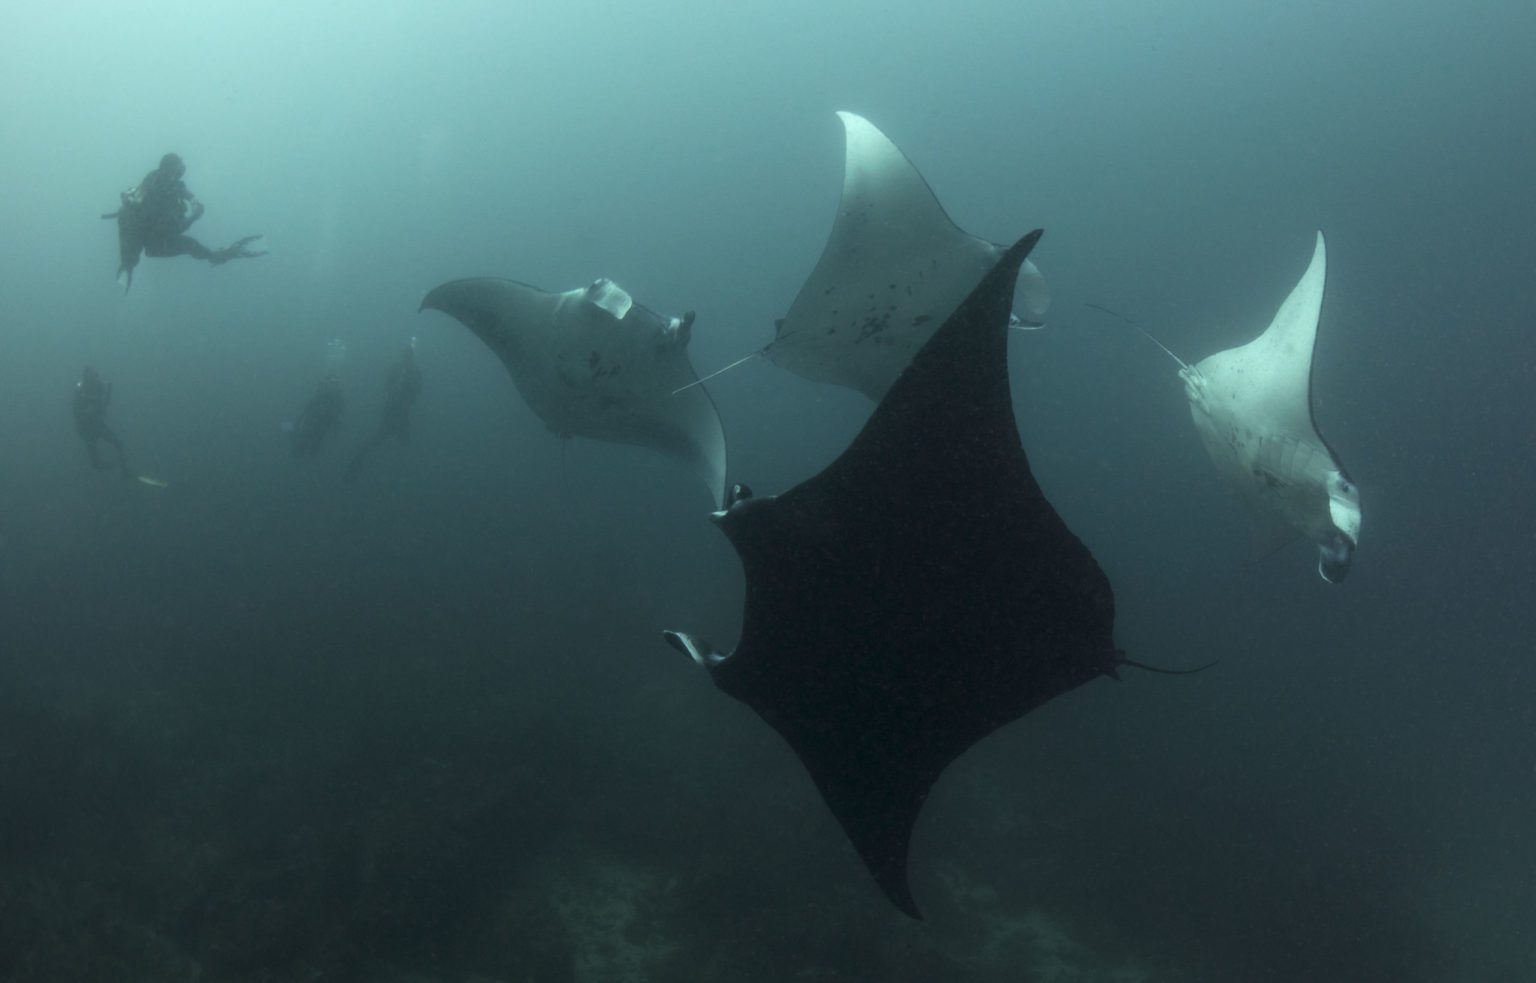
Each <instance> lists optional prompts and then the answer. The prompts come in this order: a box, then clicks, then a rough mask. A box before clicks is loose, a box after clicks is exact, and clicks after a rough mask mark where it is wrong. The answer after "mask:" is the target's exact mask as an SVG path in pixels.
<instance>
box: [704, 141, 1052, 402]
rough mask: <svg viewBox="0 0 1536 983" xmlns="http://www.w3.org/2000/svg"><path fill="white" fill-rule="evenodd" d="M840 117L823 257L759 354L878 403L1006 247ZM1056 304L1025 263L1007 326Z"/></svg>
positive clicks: (892, 149) (1032, 323)
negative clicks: (969, 228) (840, 142)
mask: <svg viewBox="0 0 1536 983" xmlns="http://www.w3.org/2000/svg"><path fill="white" fill-rule="evenodd" d="M837 115H838V118H839V119H841V120H842V122H843V129H844V131H845V134H846V137H847V150H846V154H845V158H844V165H843V192H842V198H841V199H840V200H839V202H838V206H837V217H836V218H835V219H834V220H833V222H832V231H831V234H830V235H829V236H828V237H827V244H826V246H825V247H824V248H823V250H822V253H821V259H820V260H818V261H817V263H816V267H815V269H813V270H812V271H811V273H810V276H809V277H808V278H807V279H806V281H805V283H804V285H802V286H801V288H800V292H799V294H798V295H797V296H796V297H795V300H794V303H793V304H791V305H790V308H789V313H788V314H786V315H785V316H784V318H783V319H782V320H780V321H778V322H777V323H776V324H775V332H774V338H773V341H771V342H769V343H768V345H767V346H766V347H764V348H762V349H761V350H759V351H757V352H754V353H753V355H767V356H768V358H769V359H771V360H772V361H773V362H774V363H775V364H777V365H780V366H782V367H783V368H786V369H788V370H789V371H791V372H793V373H795V374H796V375H799V376H802V377H804V378H807V379H811V380H813V381H816V382H831V383H836V384H838V385H842V386H849V387H851V388H853V389H857V390H858V391H859V392H861V393H863V394H864V395H866V396H868V397H869V398H870V399H872V400H874V401H875V402H879V401H880V398H881V397H882V396H884V395H885V391H886V390H887V389H889V388H890V386H891V383H892V382H894V381H895V380H896V376H897V375H899V374H900V373H901V370H902V369H903V368H905V367H906V365H907V363H908V362H910V361H911V360H912V356H913V354H914V353H916V351H917V350H918V349H919V348H921V347H922V346H923V343H924V342H926V341H927V340H928V339H929V338H931V337H932V336H933V333H934V331H936V330H937V329H938V327H939V325H940V324H941V323H943V321H944V319H945V318H946V317H948V316H949V314H950V312H951V311H953V310H954V309H955V308H956V307H958V306H959V304H960V302H961V301H962V300H964V299H965V297H966V295H967V294H969V293H970V291H971V288H972V287H974V286H975V285H976V282H977V280H979V279H980V278H981V277H982V275H983V274H985V273H986V272H987V271H988V270H990V269H991V268H992V267H993V266H994V265H995V264H996V263H997V261H998V259H1000V258H1001V257H1002V255H1003V252H1004V251H1005V249H1006V248H1007V247H1006V246H1002V245H999V244H997V243H994V242H988V241H987V240H986V239H981V238H978V237H976V236H973V235H971V234H970V233H968V232H965V231H962V230H961V229H960V228H959V227H958V226H956V225H955V223H954V222H953V221H952V220H951V219H950V217H949V215H948V214H946V213H945V211H944V206H942V205H940V204H939V200H938V198H937V197H935V196H934V193H933V190H932V189H931V188H929V187H928V182H927V181H925V180H923V176H922V175H921V174H919V173H918V171H917V168H916V167H914V166H912V162H911V161H910V160H908V159H907V157H906V155H905V154H903V153H902V152H901V150H899V149H898V148H897V146H896V145H895V144H894V143H892V142H891V141H890V140H889V139H888V138H887V137H886V135H885V134H884V133H881V132H880V131H879V130H878V129H876V128H875V125H874V124H873V123H871V122H870V121H869V120H867V119H865V118H864V117H862V116H858V115H855V114H854V113H849V112H839V113H838V114H837ZM1050 300H1051V297H1050V291H1049V289H1048V288H1047V287H1046V283H1045V278H1044V277H1043V276H1041V275H1040V271H1039V269H1037V268H1036V267H1035V265H1034V264H1033V263H1031V262H1029V261H1027V260H1026V261H1025V263H1024V267H1023V269H1022V270H1021V271H1020V273H1019V279H1018V284H1017V287H1016V294H1015V298H1014V305H1015V306H1014V308H1013V309H1015V310H1018V311H1020V312H1022V315H1021V316H1019V315H1014V316H1011V317H1010V322H1009V323H1010V325H1011V326H1013V327H1018V328H1035V327H1040V326H1041V325H1040V321H1039V318H1041V317H1042V316H1044V314H1045V311H1046V309H1047V308H1048V307H1049V306H1050ZM751 357H753V356H752V355H749V356H747V358H751ZM744 361H746V359H739V360H738V361H736V362H733V363H731V365H728V366H726V369H729V368H732V367H733V366H735V365H738V364H740V363H741V362H744ZM720 371H721V372H723V371H725V369H721V370H720ZM718 374H719V373H718V372H716V373H714V375H718ZM711 377H712V376H711ZM706 378H710V377H706Z"/></svg>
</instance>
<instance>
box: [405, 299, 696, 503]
mask: <svg viewBox="0 0 1536 983" xmlns="http://www.w3.org/2000/svg"><path fill="white" fill-rule="evenodd" d="M427 308H431V309H433V310H437V311H442V312H443V313H444V314H447V315H449V316H450V317H453V318H455V319H457V320H458V321H459V322H461V323H462V324H463V325H464V326H465V327H467V328H469V329H470V330H471V331H473V332H474V333H475V334H476V335H477V336H478V337H479V338H480V340H481V341H483V342H485V344H486V345H487V346H488V347H489V348H490V349H491V351H493V352H495V353H496V355H497V357H498V358H500V359H501V362H502V365H504V366H505V367H506V369H507V372H508V374H510V375H511V376H512V381H513V382H514V383H515V384H516V385H517V389H518V391H519V392H520V393H522V395H523V399H524V400H526V401H527V403H528V405H529V407H530V408H532V409H533V411H534V412H535V413H537V414H538V415H539V418H540V419H542V420H543V421H544V423H545V424H546V425H548V427H549V428H550V429H551V430H553V431H554V432H555V433H556V434H558V435H560V436H562V437H567V436H571V435H578V436H582V437H590V438H592V439H593V440H606V441H610V442H613V443H620V444H638V445H640V446H643V447H649V448H652V449H653V450H657V451H660V452H661V453H663V454H665V455H667V456H669V457H672V458H675V459H677V460H680V461H682V462H683V463H685V464H687V465H688V466H689V467H690V468H692V469H693V471H694V473H696V474H697V475H698V476H699V477H700V478H701V479H703V481H704V484H705V485H707V486H708V487H709V492H710V495H711V496H713V498H714V500H715V502H717V503H719V502H723V501H724V498H725V431H724V430H723V429H722V428H721V426H720V415H719V414H718V413H717V412H716V411H715V404H714V402H713V401H712V400H711V399H710V398H709V394H708V393H707V392H705V391H704V389H703V387H701V386H694V385H693V383H695V382H697V381H698V375H697V374H696V373H695V372H694V371H693V365H692V364H691V363H690V362H689V361H688V352H687V346H688V341H689V338H690V337H691V336H692V331H693V312H692V311H689V312H688V313H686V314H684V315H683V316H681V317H663V316H661V315H659V314H657V313H656V312H655V311H652V310H650V309H649V308H646V307H644V306H642V305H640V304H637V303H635V302H634V300H633V298H631V297H630V295H629V294H628V293H626V292H625V291H624V290H623V288H621V287H620V286H619V285H618V284H616V283H614V282H613V281H612V280H607V279H599V280H596V281H594V282H593V283H592V284H591V285H590V286H587V287H578V288H576V289H574V290H567V291H564V292H563V293H549V292H548V291H544V290H540V289H539V288H537V287H531V286H529V285H528V284H526V283H518V282H517V281H515V280H503V279H499V278H496V277H475V278H471V279H467V280H454V281H451V282H449V283H444V284H442V285H440V286H438V287H435V288H433V289H432V290H431V291H430V292H429V293H428V294H427V296H426V297H425V298H424V299H423V300H422V302H421V309H422V310H426V309H427ZM679 388H683V389H686V390H687V391H686V392H679V393H677V394H676V395H673V394H672V393H673V391H674V390H677V389H679Z"/></svg>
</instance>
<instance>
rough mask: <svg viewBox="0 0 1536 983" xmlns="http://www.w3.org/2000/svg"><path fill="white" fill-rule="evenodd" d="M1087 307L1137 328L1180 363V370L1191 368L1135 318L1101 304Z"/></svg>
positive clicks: (1142, 334) (1144, 336)
mask: <svg viewBox="0 0 1536 983" xmlns="http://www.w3.org/2000/svg"><path fill="white" fill-rule="evenodd" d="M1085 306H1087V307H1091V308H1093V309H1094V310H1096V311H1103V312H1104V313H1105V314H1108V315H1109V316H1110V317H1118V318H1119V319H1120V320H1122V321H1124V322H1125V323H1126V324H1129V325H1130V326H1131V327H1133V328H1135V329H1136V330H1137V331H1140V332H1141V336H1142V337H1143V338H1145V339H1147V340H1148V341H1150V342H1152V344H1154V345H1156V346H1157V347H1159V348H1161V349H1162V350H1163V351H1164V353H1166V354H1167V356H1168V357H1169V358H1171V359H1173V360H1174V361H1175V362H1178V363H1179V368H1181V369H1187V368H1189V363H1188V362H1186V361H1184V360H1183V359H1182V358H1180V357H1179V356H1177V355H1175V354H1174V353H1173V351H1172V349H1170V348H1169V347H1168V346H1167V345H1165V344H1163V343H1162V342H1161V341H1158V340H1157V338H1155V337H1153V335H1152V332H1150V331H1148V330H1147V329H1146V328H1144V327H1142V326H1141V323H1140V322H1139V321H1137V320H1136V319H1135V318H1130V317H1126V316H1125V315H1124V314H1121V313H1120V312H1119V311H1112V310H1110V309H1109V308H1107V307H1103V306H1101V305H1099V304H1087V305H1085Z"/></svg>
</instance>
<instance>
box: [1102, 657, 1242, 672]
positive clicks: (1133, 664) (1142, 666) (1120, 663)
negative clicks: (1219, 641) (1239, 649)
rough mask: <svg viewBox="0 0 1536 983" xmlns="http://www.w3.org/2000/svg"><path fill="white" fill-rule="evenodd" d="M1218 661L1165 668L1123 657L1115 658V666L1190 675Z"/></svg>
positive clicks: (1218, 660)
mask: <svg viewBox="0 0 1536 983" xmlns="http://www.w3.org/2000/svg"><path fill="white" fill-rule="evenodd" d="M1220 661H1221V660H1220V659H1212V660H1211V661H1210V662H1207V663H1206V664H1205V665H1203V666H1196V667H1195V668H1193V669H1165V668H1164V667H1162V666H1149V665H1147V664H1146V663H1145V662H1137V661H1136V660H1135V659H1125V658H1120V659H1116V660H1115V665H1117V666H1130V667H1131V668H1132V669H1145V670H1146V671H1147V672H1160V673H1162V674H1163V675H1165V676H1190V675H1193V674H1194V673H1197V672H1204V671H1205V670H1207V669H1209V668H1210V667H1211V666H1214V665H1215V664H1216V663H1218V662H1220Z"/></svg>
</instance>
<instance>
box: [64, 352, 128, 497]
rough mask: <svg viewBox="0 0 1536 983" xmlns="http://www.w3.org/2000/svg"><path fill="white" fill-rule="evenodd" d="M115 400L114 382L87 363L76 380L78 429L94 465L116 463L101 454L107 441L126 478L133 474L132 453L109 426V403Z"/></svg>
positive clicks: (103, 466) (102, 468)
mask: <svg viewBox="0 0 1536 983" xmlns="http://www.w3.org/2000/svg"><path fill="white" fill-rule="evenodd" d="M111 402H112V386H111V385H110V384H108V383H105V382H102V381H101V376H100V375H98V374H97V372H96V370H95V369H93V368H91V367H90V366H86V367H85V369H84V371H82V372H81V373H80V381H79V382H77V383H75V396H74V411H75V432H76V433H78V434H79V435H80V439H81V440H82V441H84V442H85V452H86V454H87V455H88V456H89V457H90V459H91V467H92V468H94V469H95V470H97V471H105V470H108V469H110V468H111V467H112V465H111V463H109V462H107V461H103V460H102V458H101V454H100V450H99V447H98V445H99V444H102V443H105V444H107V445H108V446H109V447H111V448H112V450H113V452H114V453H115V454H116V455H117V469H118V471H119V472H120V473H121V474H122V476H123V478H124V479H125V480H126V479H128V478H131V477H133V472H132V471H130V470H129V468H128V456H127V454H125V453H124V452H123V442H122V441H121V440H118V439H117V434H115V433H113V432H112V428H110V427H108V426H107V405H108V404H109V403H111Z"/></svg>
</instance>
